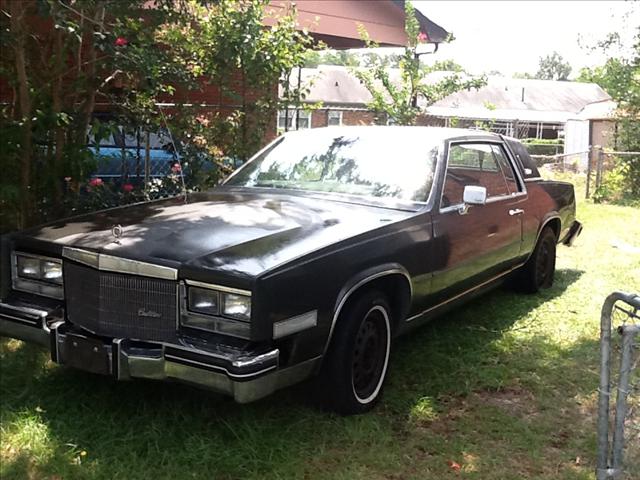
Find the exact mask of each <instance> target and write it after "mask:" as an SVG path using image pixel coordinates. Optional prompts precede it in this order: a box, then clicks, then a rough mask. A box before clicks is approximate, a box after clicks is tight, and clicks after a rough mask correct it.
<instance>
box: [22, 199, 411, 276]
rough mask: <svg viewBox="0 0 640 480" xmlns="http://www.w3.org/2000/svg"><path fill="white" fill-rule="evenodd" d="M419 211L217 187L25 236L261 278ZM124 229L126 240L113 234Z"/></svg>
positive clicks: (71, 221) (70, 221) (73, 220)
mask: <svg viewBox="0 0 640 480" xmlns="http://www.w3.org/2000/svg"><path fill="white" fill-rule="evenodd" d="M412 214H414V212H407V211H402V210H396V209H390V208H383V207H377V206H370V205H359V204H354V203H348V202H346V201H336V200H335V199H330V198H318V197H314V198H311V197H308V196H304V195H289V194H282V193H273V192H251V191H246V190H245V191H225V190H214V191H211V192H206V193H199V194H195V195H191V196H190V197H189V201H188V202H185V201H184V200H183V199H170V200H164V201H156V202H148V203H142V204H137V205H131V206H127V207H121V208H116V209H111V210H105V211H102V212H97V213H93V214H89V215H84V216H80V217H74V218H71V219H67V220H62V221H58V222H55V223H52V224H48V225H45V226H42V227H39V228H36V229H33V230H31V231H29V232H27V233H28V236H29V237H31V238H33V239H35V240H41V241H45V242H54V243H56V244H58V245H63V246H69V247H75V248H82V249H87V250H92V251H98V252H100V253H105V254H110V255H115V256H121V257H125V258H131V259H135V260H140V261H146V262H150V263H158V264H162V265H168V266H173V267H177V268H186V269H193V268H198V269H207V270H216V271H218V272H226V273H228V274H233V275H241V276H246V277H251V276H256V275H259V274H260V273H262V272H264V271H266V270H270V269H272V268H274V267H277V266H278V265H281V264H283V263H286V262H288V261H290V260H292V259H294V258H297V257H300V256H302V255H305V254H307V253H310V252H312V251H315V250H318V249H321V248H323V247H326V246H328V245H331V244H332V243H335V242H338V241H341V240H344V239H347V238H349V237H353V236H356V235H359V234H362V233H365V232H367V231H370V230H373V229H376V228H381V227H383V226H385V225H388V224H390V223H393V222H396V221H399V220H401V219H404V218H406V217H408V216H410V215H412ZM117 225H119V226H121V232H122V235H121V237H120V238H119V239H116V237H115V236H114V231H113V229H114V227H115V226H117Z"/></svg>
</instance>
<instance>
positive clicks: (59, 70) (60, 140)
mask: <svg viewBox="0 0 640 480" xmlns="http://www.w3.org/2000/svg"><path fill="white" fill-rule="evenodd" d="M54 52H55V53H54V59H55V62H56V63H55V72H56V76H55V79H54V82H53V89H52V92H51V110H52V112H53V115H54V116H55V117H56V127H55V130H54V138H53V140H52V141H53V145H54V150H55V153H54V161H53V165H52V167H53V168H52V169H51V170H52V173H53V182H54V195H55V196H54V207H55V209H56V213H60V211H61V209H62V197H63V194H64V192H63V188H62V185H63V184H62V173H63V172H62V170H63V156H62V154H63V152H64V144H65V130H64V128H63V127H62V126H61V125H60V124H59V121H60V120H59V119H58V118H57V117H58V116H59V114H60V113H61V112H62V75H63V68H64V44H63V38H62V30H60V29H57V30H56V31H55V33H54Z"/></svg>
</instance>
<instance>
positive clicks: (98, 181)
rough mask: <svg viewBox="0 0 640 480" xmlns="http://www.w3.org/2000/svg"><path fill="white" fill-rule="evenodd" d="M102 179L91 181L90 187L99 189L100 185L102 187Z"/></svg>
mask: <svg viewBox="0 0 640 480" xmlns="http://www.w3.org/2000/svg"><path fill="white" fill-rule="evenodd" d="M102 183H103V182H102V179H101V178H92V179H91V180H90V181H89V185H91V186H92V187H99V186H100V185H102Z"/></svg>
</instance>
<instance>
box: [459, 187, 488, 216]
mask: <svg viewBox="0 0 640 480" xmlns="http://www.w3.org/2000/svg"><path fill="white" fill-rule="evenodd" d="M462 201H463V202H464V203H463V204H462V205H460V208H458V213H459V214H460V215H466V214H467V213H468V212H469V205H484V204H485V203H487V189H486V188H485V187H479V186H476V185H466V186H465V187H464V193H463V194H462Z"/></svg>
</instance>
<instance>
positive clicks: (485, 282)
mask: <svg viewBox="0 0 640 480" xmlns="http://www.w3.org/2000/svg"><path fill="white" fill-rule="evenodd" d="M525 263H526V262H523V263H519V264H518V265H516V266H515V267H511V268H510V269H509V270H507V271H506V272H502V273H500V274H498V275H496V276H495V277H491V278H490V279H489V280H485V281H484V282H482V283H480V284H478V285H476V286H474V287H471V288H468V289H467V290H465V291H464V292H460V293H458V294H457V295H454V296H453V297H451V298H448V299H446V300H444V301H443V302H440V303H438V304H436V305H433V306H431V307H429V308H427V309H426V310H423V311H422V312H420V313H418V314H416V315H413V316H411V317H409V318H407V319H406V320H405V322H407V323H409V322H411V321H413V320H415V319H416V318H418V317H421V316H423V315H426V314H427V313H429V312H431V311H432V310H435V309H436V308H440V307H442V306H443V305H446V304H447V303H450V302H452V301H454V300H457V299H458V298H460V297H463V296H464V295H467V294H468V293H471V292H473V291H474V290H478V289H479V288H481V287H484V286H485V285H487V284H489V283H491V282H494V281H496V280H498V279H499V278H501V277H504V276H505V275H508V274H510V273H511V272H513V271H514V270H517V269H518V268H520V267H522V266H523V265H524V264H525Z"/></svg>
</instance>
